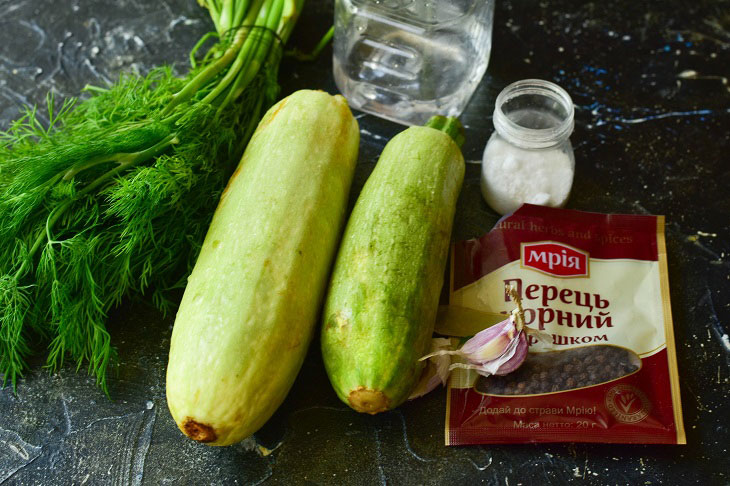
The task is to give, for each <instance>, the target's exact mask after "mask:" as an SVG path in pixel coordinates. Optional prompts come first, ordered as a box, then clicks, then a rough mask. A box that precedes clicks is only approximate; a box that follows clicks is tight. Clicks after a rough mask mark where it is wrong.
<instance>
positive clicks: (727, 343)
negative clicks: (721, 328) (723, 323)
mask: <svg viewBox="0 0 730 486" xmlns="http://www.w3.org/2000/svg"><path fill="white" fill-rule="evenodd" d="M720 340H721V341H722V344H723V346H725V349H727V350H728V351H730V338H729V337H728V335H727V334H723V335H722V336H720Z"/></svg>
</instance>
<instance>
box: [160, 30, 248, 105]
mask: <svg viewBox="0 0 730 486" xmlns="http://www.w3.org/2000/svg"><path fill="white" fill-rule="evenodd" d="M245 39H246V33H245V32H244V31H243V30H239V31H238V32H236V37H235V38H234V40H233V44H231V45H230V46H229V47H228V48H227V49H226V50H225V52H224V53H223V55H222V56H221V57H220V58H219V59H218V60H217V61H216V62H214V63H213V64H211V65H210V66H208V67H207V68H205V69H203V70H202V71H201V72H200V73H198V75H197V76H195V77H194V78H193V79H192V80H191V81H190V82H189V83H188V84H186V85H185V87H184V88H183V89H181V90H180V91H178V92H177V93H175V94H174V95H172V99H171V100H170V102H169V103H168V105H167V106H166V107H165V109H164V110H162V114H163V115H168V114H170V113H171V112H172V110H173V109H174V108H175V107H176V106H177V105H179V104H180V103H183V102H185V101H187V100H189V99H190V98H192V97H193V96H194V95H195V94H196V93H197V92H198V91H199V90H200V88H201V87H202V86H203V85H204V84H205V83H207V82H209V81H210V80H211V79H213V78H214V77H215V76H217V75H218V73H219V72H221V71H222V70H223V69H225V68H226V67H228V65H230V64H231V63H232V62H233V61H234V60H235V59H236V56H237V54H238V52H239V50H240V48H241V45H242V44H243V41H244V40H245Z"/></svg>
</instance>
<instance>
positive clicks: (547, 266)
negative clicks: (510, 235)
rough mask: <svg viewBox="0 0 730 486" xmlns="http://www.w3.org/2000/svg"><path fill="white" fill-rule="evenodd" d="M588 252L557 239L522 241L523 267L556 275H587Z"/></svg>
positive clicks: (521, 255) (521, 258) (521, 261)
mask: <svg viewBox="0 0 730 486" xmlns="http://www.w3.org/2000/svg"><path fill="white" fill-rule="evenodd" d="M588 257H589V255H588V252H586V251H583V250H578V249H577V248H573V247H572V246H568V245H566V244H564V243H558V242H555V241H536V242H533V243H522V247H521V254H520V263H521V264H522V266H523V267H526V268H531V269H533V270H537V271H538V272H542V273H547V274H548V275H554V276H556V277H587V276H588V263H589V258H588Z"/></svg>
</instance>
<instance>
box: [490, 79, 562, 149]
mask: <svg viewBox="0 0 730 486" xmlns="http://www.w3.org/2000/svg"><path fill="white" fill-rule="evenodd" d="M523 95H541V96H545V97H547V98H550V99H552V100H554V101H555V102H557V103H559V104H560V105H561V106H562V107H563V108H564V109H565V112H566V116H565V118H564V119H562V120H561V121H560V124H558V125H557V126H555V127H550V128H529V127H525V126H522V125H520V124H518V123H516V122H515V121H514V120H512V119H510V118H509V117H508V116H507V114H506V113H504V111H503V110H502V106H503V105H504V104H505V103H507V102H509V101H510V100H512V99H514V98H516V97H518V96H523ZM574 118H575V106H574V105H573V100H572V99H571V98H570V95H569V94H568V92H567V91H565V90H564V89H563V88H561V87H560V86H558V85H557V84H555V83H552V82H550V81H545V80H542V79H522V80H520V81H516V82H514V83H511V84H509V85H508V86H506V87H505V88H504V89H503V90H502V91H501V92H500V93H499V95H498V96H497V100H496V102H495V104H494V115H493V122H494V128H495V129H496V130H497V132H499V133H500V134H501V135H503V136H505V138H508V139H516V140H517V141H518V142H519V143H518V144H519V145H523V146H526V147H528V148H546V147H551V146H554V145H557V144H559V143H562V142H563V141H565V140H566V139H567V138H568V137H570V134H571V133H572V132H573V128H574V126H575V120H574Z"/></svg>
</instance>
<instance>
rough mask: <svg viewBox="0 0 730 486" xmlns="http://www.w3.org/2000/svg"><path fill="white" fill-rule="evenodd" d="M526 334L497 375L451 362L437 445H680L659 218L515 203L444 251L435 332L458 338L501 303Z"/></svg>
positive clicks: (498, 315)
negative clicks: (511, 363) (446, 285)
mask: <svg viewBox="0 0 730 486" xmlns="http://www.w3.org/2000/svg"><path fill="white" fill-rule="evenodd" d="M505 286H512V287H514V288H515V289H516V290H517V293H518V295H519V297H520V298H521V299H522V304H523V307H524V314H525V323H526V324H527V325H528V326H529V327H531V328H533V329H537V330H539V331H542V332H544V333H547V334H548V335H549V337H550V338H549V339H547V340H545V339H541V340H538V339H535V338H534V337H533V336H528V338H529V339H530V341H529V344H530V347H529V353H528V355H527V358H526V359H525V361H524V362H523V364H522V365H521V366H520V367H519V368H518V369H517V370H516V371H514V372H512V373H509V374H507V375H505V376H488V377H484V376H481V375H479V374H477V373H476V372H475V371H473V370H469V369H459V368H457V369H455V370H454V371H453V372H452V373H451V376H450V379H449V388H448V394H447V397H448V398H447V409H446V445H464V444H491V443H524V442H602V443H642V444H650V443H657V444H684V443H686V438H685V432H684V425H683V422H682V410H681V403H680V397H679V378H678V374H677V363H676V352H675V346H674V334H673V329H672V317H671V308H670V302H669V283H668V278H667V258H666V246H665V241H664V217H663V216H643V215H615V214H598V213H588V212H581V211H573V210H567V209H557V208H548V207H543V206H535V205H530V204H525V205H523V206H522V207H521V208H520V209H518V210H517V211H515V212H514V213H513V214H511V215H509V216H506V217H505V218H503V219H501V220H500V221H499V222H498V223H497V225H496V226H495V227H494V229H492V230H491V231H490V232H489V233H487V234H486V235H484V236H483V237H481V238H479V239H474V240H468V241H463V242H459V243H457V244H455V245H454V247H453V248H452V258H451V287H450V305H449V306H448V307H447V308H444V309H442V311H441V312H440V314H439V319H438V321H437V325H436V331H437V332H438V333H440V334H445V335H449V336H457V337H468V336H471V335H473V334H476V333H477V332H479V331H480V330H482V329H484V328H485V326H486V325H490V324H494V323H495V322H498V319H499V320H502V319H504V316H505V315H507V314H508V313H509V312H510V311H511V310H512V307H513V305H512V303H511V302H510V298H509V296H508V295H507V293H506V292H505Z"/></svg>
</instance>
